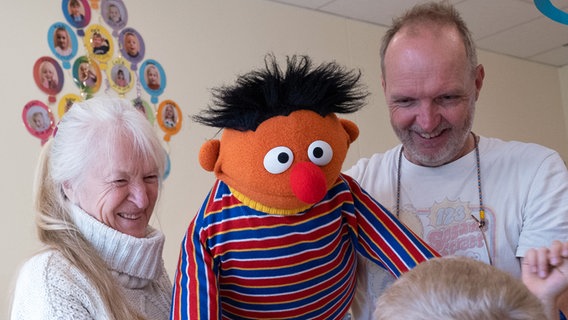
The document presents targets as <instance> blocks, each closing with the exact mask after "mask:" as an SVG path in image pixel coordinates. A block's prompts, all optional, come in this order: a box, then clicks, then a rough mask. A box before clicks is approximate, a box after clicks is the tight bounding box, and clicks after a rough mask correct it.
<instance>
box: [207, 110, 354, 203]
mask: <svg viewBox="0 0 568 320" xmlns="http://www.w3.org/2000/svg"><path fill="white" fill-rule="evenodd" d="M357 135H358V129H357V126H356V125H355V124H354V123H352V122H351V121H348V120H345V119H339V118H337V117H336V116H335V115H334V114H330V115H328V116H326V117H322V116H320V115H318V114H317V113H315V112H312V111H307V110H300V111H296V112H293V113H291V114H290V115H289V116H278V117H274V118H270V119H268V120H266V121H265V122H263V123H262V124H261V125H260V126H259V127H258V128H257V130H256V131H245V132H241V131H236V130H231V129H225V131H224V133H223V136H222V138H221V142H220V145H219V146H218V150H217V151H218V154H217V155H214V156H212V155H211V154H209V155H207V156H208V161H209V162H211V161H212V160H213V159H216V161H215V164H214V167H212V166H211V164H209V166H210V168H213V170H214V172H215V174H216V176H217V178H219V179H221V180H223V181H224V182H225V183H227V184H228V185H229V186H230V187H231V188H233V189H235V190H236V191H238V192H239V193H241V194H243V195H244V196H246V197H248V198H249V199H251V200H253V201H255V202H257V203H259V204H262V205H264V206H267V207H270V208H276V209H286V210H289V209H297V208H305V207H306V206H307V205H311V204H314V203H316V202H318V201H320V200H321V199H322V198H323V196H325V194H326V192H327V190H328V189H329V188H330V187H331V186H332V184H333V183H334V182H335V181H336V180H337V178H338V176H339V173H340V171H341V166H342V164H343V161H344V159H345V156H346V154H347V150H348V148H349V144H350V143H351V142H353V141H354V140H355V139H356V138H357ZM202 150H203V149H202ZM202 153H203V151H202ZM202 157H203V155H202ZM202 165H204V163H203V161H202ZM204 167H206V166H204Z"/></svg>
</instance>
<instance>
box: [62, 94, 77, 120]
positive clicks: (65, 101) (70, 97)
mask: <svg viewBox="0 0 568 320" xmlns="http://www.w3.org/2000/svg"><path fill="white" fill-rule="evenodd" d="M82 100H83V99H82V98H81V97H80V96H78V95H76V94H73V93H68V94H66V95H64V96H63V97H61V99H60V100H59V107H58V108H57V116H58V117H59V119H61V118H62V117H63V115H64V114H65V112H67V111H69V109H71V107H72V106H73V104H74V103H75V102H80V101H82Z"/></svg>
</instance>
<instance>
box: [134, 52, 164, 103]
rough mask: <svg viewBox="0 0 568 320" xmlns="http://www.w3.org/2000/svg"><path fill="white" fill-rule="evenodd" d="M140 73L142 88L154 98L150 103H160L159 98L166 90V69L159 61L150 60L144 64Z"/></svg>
mask: <svg viewBox="0 0 568 320" xmlns="http://www.w3.org/2000/svg"><path fill="white" fill-rule="evenodd" d="M139 73H140V74H139V78H140V82H141V83H142V87H143V88H144V90H146V92H148V94H150V96H151V97H152V98H151V99H150V101H151V102H152V103H158V97H159V96H160V95H161V94H162V93H163V92H164V89H165V88H166V74H165V72H164V69H163V68H162V66H161V65H160V63H158V61H156V60H153V59H148V60H146V61H144V63H142V66H141V67H140V72H139Z"/></svg>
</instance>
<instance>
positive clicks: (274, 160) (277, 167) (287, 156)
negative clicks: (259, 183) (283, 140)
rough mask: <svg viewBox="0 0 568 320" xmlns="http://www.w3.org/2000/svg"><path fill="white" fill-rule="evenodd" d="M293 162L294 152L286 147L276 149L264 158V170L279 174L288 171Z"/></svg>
mask: <svg viewBox="0 0 568 320" xmlns="http://www.w3.org/2000/svg"><path fill="white" fill-rule="evenodd" d="M293 161H294V154H293V153H292V150H290V149H289V148H286V147H276V148H272V149H271V150H270V151H268V153H266V155H265V156H264V168H265V169H266V171H268V172H270V173H272V174H279V173H282V172H284V171H286V170H288V168H290V166H291V165H292V162H293Z"/></svg>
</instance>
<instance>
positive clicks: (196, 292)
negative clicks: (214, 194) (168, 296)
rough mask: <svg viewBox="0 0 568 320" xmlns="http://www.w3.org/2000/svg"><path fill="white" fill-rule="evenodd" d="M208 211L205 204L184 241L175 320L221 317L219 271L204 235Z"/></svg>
mask: <svg viewBox="0 0 568 320" xmlns="http://www.w3.org/2000/svg"><path fill="white" fill-rule="evenodd" d="M206 203H207V201H206ZM205 208H206V206H205V204H204V206H203V208H202V209H201V210H200V212H199V213H198V214H197V216H196V217H195V218H194V219H193V221H192V222H191V224H190V225H189V228H188V229H187V233H186V235H185V237H184V238H183V241H182V245H181V252H180V256H179V260H178V266H177V270H176V275H175V278H174V288H173V295H172V309H171V314H170V319H172V320H181V319H208V320H209V319H219V318H220V312H221V311H220V307H219V292H218V285H217V274H216V270H217V268H215V266H214V259H213V257H212V256H211V254H210V252H209V250H208V249H207V247H206V245H205V241H206V239H205V237H204V236H203V235H202V234H201V233H200V231H201V230H202V228H201V225H200V221H203V220H202V217H203V214H204V210H205Z"/></svg>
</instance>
